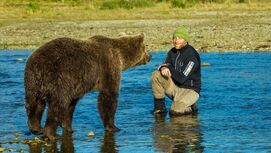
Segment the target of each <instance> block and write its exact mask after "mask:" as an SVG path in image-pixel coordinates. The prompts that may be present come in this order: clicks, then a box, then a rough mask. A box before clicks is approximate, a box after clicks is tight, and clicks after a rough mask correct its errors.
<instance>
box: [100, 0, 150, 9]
mask: <svg viewBox="0 0 271 153" xmlns="http://www.w3.org/2000/svg"><path fill="white" fill-rule="evenodd" d="M154 5H155V2H154V1H152V0H118V1H114V0H111V1H106V2H103V3H102V4H101V6H100V9H116V8H124V9H132V8H143V7H152V6H154Z"/></svg>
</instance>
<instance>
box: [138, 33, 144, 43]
mask: <svg viewBox="0 0 271 153" xmlns="http://www.w3.org/2000/svg"><path fill="white" fill-rule="evenodd" d="M137 37H138V38H139V39H140V40H141V42H143V41H144V37H145V34H144V33H140V34H139V35H138V36H137Z"/></svg>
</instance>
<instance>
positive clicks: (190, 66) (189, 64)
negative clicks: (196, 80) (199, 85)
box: [168, 57, 200, 84]
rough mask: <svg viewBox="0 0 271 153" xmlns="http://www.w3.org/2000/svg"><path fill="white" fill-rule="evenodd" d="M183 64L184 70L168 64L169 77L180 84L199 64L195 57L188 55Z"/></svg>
mask: <svg viewBox="0 0 271 153" xmlns="http://www.w3.org/2000/svg"><path fill="white" fill-rule="evenodd" d="M183 66H184V67H185V68H184V70H183V71H182V72H179V71H177V70H175V69H174V67H173V66H172V65H168V68H169V70H170V73H171V77H172V78H173V79H174V80H175V81H177V82H178V83H180V84H183V83H184V82H185V81H186V80H187V79H188V78H189V77H190V76H191V74H193V72H194V71H195V70H196V69H197V68H198V67H199V66H200V65H199V61H198V60H197V58H196V57H189V58H188V59H186V61H185V62H184V65H183Z"/></svg>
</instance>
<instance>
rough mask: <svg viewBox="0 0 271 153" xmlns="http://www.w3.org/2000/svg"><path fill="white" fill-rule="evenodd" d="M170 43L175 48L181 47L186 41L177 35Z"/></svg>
mask: <svg viewBox="0 0 271 153" xmlns="http://www.w3.org/2000/svg"><path fill="white" fill-rule="evenodd" d="M172 43H173V45H174V47H175V48H176V49H181V48H182V47H183V46H185V45H186V43H187V42H186V41H185V40H184V39H183V38H181V37H178V36H177V37H174V38H173V39H172Z"/></svg>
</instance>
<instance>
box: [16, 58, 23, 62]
mask: <svg viewBox="0 0 271 153" xmlns="http://www.w3.org/2000/svg"><path fill="white" fill-rule="evenodd" d="M23 60H24V59H23V58H17V59H16V61H17V62H21V61H23Z"/></svg>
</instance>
